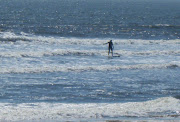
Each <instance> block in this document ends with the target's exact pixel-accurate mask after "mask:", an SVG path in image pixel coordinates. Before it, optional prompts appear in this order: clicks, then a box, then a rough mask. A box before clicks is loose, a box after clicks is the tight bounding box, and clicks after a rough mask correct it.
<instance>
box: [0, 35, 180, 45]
mask: <svg viewBox="0 0 180 122" xmlns="http://www.w3.org/2000/svg"><path fill="white" fill-rule="evenodd" d="M108 40H109V38H104V39H100V38H65V37H51V36H39V35H33V34H28V33H24V32H21V33H20V34H15V33H13V32H0V42H4V41H5V42H17V41H25V42H30V43H31V42H32V41H33V42H36V43H50V44H51V43H57V44H73V45H79V44H81V45H102V44H104V43H105V42H107V41H108ZM113 40H114V41H113V42H114V44H116V45H124V44H130V45H133V44H143V45H149V44H180V40H179V39H175V40H141V39H128V40H127V39H113Z"/></svg>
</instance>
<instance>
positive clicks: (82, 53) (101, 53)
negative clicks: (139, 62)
mask: <svg viewBox="0 0 180 122" xmlns="http://www.w3.org/2000/svg"><path fill="white" fill-rule="evenodd" d="M179 54H180V50H176V51H174V50H163V51H160V50H153V51H143V52H139V51H137V52H135V51H133V52H132V51H125V50H115V51H114V56H119V57H120V56H157V55H158V56H159V55H179ZM57 55H60V56H72V55H73V56H107V51H105V50H75V49H68V50H66V49H56V50H52V51H13V52H8V51H6V52H0V57H15V58H20V57H43V56H57Z"/></svg>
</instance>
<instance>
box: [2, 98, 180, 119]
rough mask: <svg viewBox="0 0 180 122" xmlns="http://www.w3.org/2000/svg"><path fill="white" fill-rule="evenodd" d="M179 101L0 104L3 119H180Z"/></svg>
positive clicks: (166, 99)
mask: <svg viewBox="0 0 180 122" xmlns="http://www.w3.org/2000/svg"><path fill="white" fill-rule="evenodd" d="M179 112H180V100H178V99H175V98H172V97H164V98H159V99H156V100H151V101H147V102H128V103H81V104H75V103H69V104H68V103H22V104H17V105H14V104H9V103H0V120H6V121H23V120H30V121H32V120H34V121H38V120H59V121H62V120H78V119H79V120H80V119H85V120H88V119H89V120H92V119H106V118H107V119H108V118H120V117H146V118H153V117H154V118H156V117H161V118H168V117H174V116H175V117H176V119H177V118H180V114H179Z"/></svg>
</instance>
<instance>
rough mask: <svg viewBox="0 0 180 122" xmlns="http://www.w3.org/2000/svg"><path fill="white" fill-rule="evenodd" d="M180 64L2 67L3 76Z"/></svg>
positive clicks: (162, 67) (144, 67)
mask: <svg viewBox="0 0 180 122" xmlns="http://www.w3.org/2000/svg"><path fill="white" fill-rule="evenodd" d="M179 67H180V65H179V64H136V65H118V66H112V65H101V66H99V65H98V66H96V65H92V66H82V65H78V66H59V65H47V66H39V67H38V66H32V67H30V66H28V67H26V66H24V67H2V68H1V70H0V73H1V74H5V73H44V72H83V71H117V70H136V69H145V70H146V69H164V68H170V69H174V68H179Z"/></svg>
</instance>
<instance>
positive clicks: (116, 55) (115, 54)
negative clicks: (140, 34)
mask: <svg viewBox="0 0 180 122" xmlns="http://www.w3.org/2000/svg"><path fill="white" fill-rule="evenodd" d="M113 57H121V55H120V54H119V53H114V54H113Z"/></svg>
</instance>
